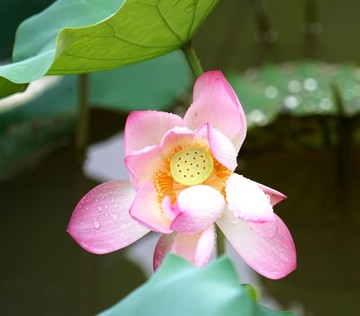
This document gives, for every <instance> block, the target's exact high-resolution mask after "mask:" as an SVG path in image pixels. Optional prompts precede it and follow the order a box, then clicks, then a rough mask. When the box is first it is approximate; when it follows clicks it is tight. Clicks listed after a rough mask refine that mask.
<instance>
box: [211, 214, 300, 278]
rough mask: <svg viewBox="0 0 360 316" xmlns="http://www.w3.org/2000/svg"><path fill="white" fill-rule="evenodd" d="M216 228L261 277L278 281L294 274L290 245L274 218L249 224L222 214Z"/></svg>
mask: <svg viewBox="0 0 360 316" xmlns="http://www.w3.org/2000/svg"><path fill="white" fill-rule="evenodd" d="M217 224H218V225H219V227H220V228H221V230H222V231H223V233H224V235H225V236H226V238H227V239H228V241H229V242H230V243H231V244H232V246H233V247H234V248H235V250H236V251H237V252H238V253H239V255H240V256H241V257H242V258H243V259H244V260H245V261H246V263H247V264H248V265H249V266H250V267H252V268H253V269H254V270H255V271H257V272H258V273H260V274H261V275H263V276H265V277H267V278H270V279H280V278H283V277H285V276H286V275H288V274H289V273H290V272H292V271H294V270H295V268H296V251H295V246H294V242H293V239H292V237H291V235H290V232H289V230H288V228H287V227H286V225H285V224H284V223H283V222H282V220H281V219H280V217H278V216H277V215H275V221H274V222H268V223H249V222H245V221H242V220H239V219H238V218H236V217H235V216H234V215H233V214H232V212H230V211H229V210H226V211H225V212H224V215H223V217H221V218H220V219H219V220H218V221H217Z"/></svg>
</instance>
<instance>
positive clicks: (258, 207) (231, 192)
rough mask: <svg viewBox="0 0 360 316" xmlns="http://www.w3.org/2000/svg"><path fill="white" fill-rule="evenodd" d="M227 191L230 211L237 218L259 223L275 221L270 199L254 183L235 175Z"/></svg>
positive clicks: (230, 178)
mask: <svg viewBox="0 0 360 316" xmlns="http://www.w3.org/2000/svg"><path fill="white" fill-rule="evenodd" d="M225 190H226V200H227V202H228V207H229V210H230V211H231V212H232V213H233V214H234V215H235V217H238V218H241V219H243V220H245V221H250V222H258V223H263V222H269V221H273V220H274V219H275V217H274V212H273V208H272V206H271V204H270V197H269V196H268V195H266V194H265V193H264V191H263V190H261V189H260V188H259V186H258V185H257V184H256V183H255V182H254V181H251V180H249V179H247V178H245V177H243V176H240V175H238V174H236V173H233V174H232V175H231V176H230V177H229V179H228V180H227V182H226V189H225Z"/></svg>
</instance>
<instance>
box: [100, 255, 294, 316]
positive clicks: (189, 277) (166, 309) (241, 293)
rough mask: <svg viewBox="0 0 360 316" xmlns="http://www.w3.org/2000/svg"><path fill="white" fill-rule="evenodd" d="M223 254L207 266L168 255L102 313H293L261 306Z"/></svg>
mask: <svg viewBox="0 0 360 316" xmlns="http://www.w3.org/2000/svg"><path fill="white" fill-rule="evenodd" d="M248 289H249V287H248V286H246V285H240V284H239V282H238V278H237V275H236V272H235V269H234V266H233V265H232V263H231V262H230V260H229V259H228V258H227V257H222V258H220V259H219V260H217V261H215V262H214V263H211V264H209V265H208V266H207V267H205V268H197V267H194V266H193V265H192V264H190V263H188V262H187V261H185V260H183V259H181V258H179V257H177V256H174V255H169V256H168V257H167V258H166V260H165V261H164V262H163V264H162V265H161V267H160V268H159V270H158V271H157V272H156V274H155V275H154V276H153V277H152V278H151V279H150V280H149V281H148V282H147V283H146V284H145V285H143V286H142V287H140V288H139V289H137V290H136V291H135V292H133V293H132V294H130V295H129V296H128V297H127V298H125V299H124V300H123V301H121V302H120V303H118V304H117V305H115V306H114V307H112V308H110V309H109V310H107V311H105V312H103V313H101V314H100V315H101V316H117V315H126V316H135V315H136V316H138V315H142V316H168V315H172V316H184V315H186V316H198V315H204V316H217V315H226V316H238V315H242V316H280V315H283V316H284V315H288V316H291V315H293V313H281V312H275V311H272V310H270V309H267V308H265V307H263V306H261V305H259V304H258V303H257V302H256V301H254V299H253V298H252V295H250V294H249V290H248Z"/></svg>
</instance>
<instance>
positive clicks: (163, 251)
mask: <svg viewBox="0 0 360 316" xmlns="http://www.w3.org/2000/svg"><path fill="white" fill-rule="evenodd" d="M215 238H216V237H215V230H214V226H213V225H212V226H210V227H209V228H207V229H206V230H204V231H203V232H201V233H198V234H196V235H184V234H179V233H177V234H176V233H173V234H170V235H161V237H160V239H159V241H158V243H157V244H156V247H155V251H154V261H153V267H154V270H156V269H157V268H158V266H159V265H160V264H161V262H162V261H163V259H164V257H165V256H166V255H167V254H168V253H169V252H171V253H174V254H177V255H179V256H181V257H183V258H185V259H187V260H188V261H190V262H192V263H193V264H195V265H196V266H198V267H202V266H204V265H205V264H207V263H208V262H209V260H210V257H211V255H212V254H213V252H214V249H215Z"/></svg>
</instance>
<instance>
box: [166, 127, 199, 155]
mask: <svg viewBox="0 0 360 316" xmlns="http://www.w3.org/2000/svg"><path fill="white" fill-rule="evenodd" d="M193 139H194V132H193V131H192V130H190V129H189V128H187V127H174V128H172V129H171V130H169V131H168V132H167V133H165V135H164V137H163V139H162V140H161V143H160V149H161V154H162V156H163V158H166V157H167V156H168V155H169V154H170V153H171V152H172V151H173V150H174V149H175V148H176V147H179V146H182V147H184V146H188V145H191V144H192V143H193Z"/></svg>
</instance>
